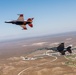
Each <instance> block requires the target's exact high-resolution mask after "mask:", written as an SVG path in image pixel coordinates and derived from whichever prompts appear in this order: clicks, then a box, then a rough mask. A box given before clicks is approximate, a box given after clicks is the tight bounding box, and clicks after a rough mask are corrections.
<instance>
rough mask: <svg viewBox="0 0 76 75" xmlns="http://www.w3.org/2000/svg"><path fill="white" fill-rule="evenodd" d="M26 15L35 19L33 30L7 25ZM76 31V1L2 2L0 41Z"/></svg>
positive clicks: (20, 0)
mask: <svg viewBox="0 0 76 75" xmlns="http://www.w3.org/2000/svg"><path fill="white" fill-rule="evenodd" d="M17 14H24V18H25V20H26V19H27V18H29V17H34V21H33V25H34V27H33V28H30V27H29V26H28V25H27V28H28V30H26V31H25V30H22V28H21V27H20V26H17V25H13V24H5V23H4V22H5V21H8V20H16V19H17V18H18V15H17ZM75 30H76V0H0V40H5V39H15V38H23V37H34V36H42V35H48V34H56V33H63V32H69V31H75Z"/></svg>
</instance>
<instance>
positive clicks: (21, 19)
mask: <svg viewBox="0 0 76 75" xmlns="http://www.w3.org/2000/svg"><path fill="white" fill-rule="evenodd" d="M18 15H19V18H18V19H17V20H13V21H8V22H7V21H5V23H12V24H16V25H19V26H21V27H22V28H23V29H24V30H27V28H26V25H29V26H30V27H33V24H32V22H33V19H34V18H28V19H27V20H26V21H25V20H24V16H23V14H18Z"/></svg>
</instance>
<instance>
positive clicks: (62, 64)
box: [0, 33, 76, 75]
mask: <svg viewBox="0 0 76 75" xmlns="http://www.w3.org/2000/svg"><path fill="white" fill-rule="evenodd" d="M75 40H76V35H75V34H72V33H69V34H64V35H56V36H46V37H45V36H43V37H38V38H29V39H20V40H14V41H6V42H0V75H76V50H75V49H74V50H73V53H72V54H69V53H68V52H66V55H60V53H58V52H55V51H53V50H46V49H44V48H45V47H54V46H58V44H59V43H61V42H64V43H65V47H67V46H68V45H70V44H72V45H73V47H72V48H76V41H75ZM40 48H43V49H42V50H39V49H40Z"/></svg>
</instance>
